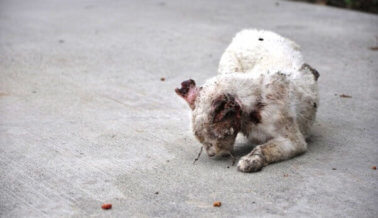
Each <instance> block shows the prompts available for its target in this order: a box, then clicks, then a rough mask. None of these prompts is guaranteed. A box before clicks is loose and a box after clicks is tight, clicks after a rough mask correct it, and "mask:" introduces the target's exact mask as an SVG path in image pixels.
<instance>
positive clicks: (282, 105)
mask: <svg viewBox="0 0 378 218" xmlns="http://www.w3.org/2000/svg"><path fill="white" fill-rule="evenodd" d="M260 39H263V40H260ZM251 40H252V41H253V40H254V42H250V41H251ZM256 43H272V45H269V46H265V47H264V46H263V45H260V46H257V47H256V45H255V44H256ZM280 43H281V44H280ZM233 44H234V45H233ZM249 46H251V47H249ZM274 46H278V53H277V54H276V53H274V52H273V51H271V50H270V49H271V47H274ZM280 46H281V47H280ZM230 52H232V53H233V54H237V55H236V56H235V58H234V59H233V60H231V59H229V60H227V61H225V60H226V59H227V56H228V55H229V54H227V53H230ZM271 52H273V53H274V54H275V55H273V56H271ZM280 52H282V54H280ZM259 55H260V56H261V57H260V56H259ZM268 59H271V60H268ZM280 61H281V62H282V63H281V62H280ZM226 62H227V63H226ZM271 65H275V66H271ZM230 66H231V67H230ZM236 68H237V69H236ZM278 68H280V70H278ZM318 78H319V73H318V72H317V71H316V70H315V69H313V68H312V67H311V66H309V65H308V64H305V63H303V59H302V56H301V54H300V52H299V46H298V45H296V44H295V43H294V42H292V41H291V40H288V39H285V38H283V37H281V36H279V35H277V34H275V33H272V32H269V31H258V30H244V31H242V32H240V33H238V34H237V35H236V37H235V38H234V39H233V41H232V43H231V45H230V46H229V47H228V48H227V49H226V52H225V54H224V55H223V56H222V59H221V61H220V67H219V75H218V76H215V77H213V78H210V79H209V80H207V81H206V82H205V84H204V85H203V86H202V87H200V88H198V87H196V86H195V83H194V80H188V81H189V82H183V84H182V87H181V89H176V93H177V94H179V95H180V96H181V97H183V98H184V99H185V100H186V101H187V102H188V104H189V106H190V108H191V109H192V129H193V132H194V135H195V136H196V138H197V139H198V140H199V141H200V142H201V143H202V144H203V147H204V148H205V151H206V153H207V154H208V155H209V156H215V155H223V154H230V153H232V150H233V147H234V142H235V139H236V136H237V134H239V133H240V134H243V135H244V136H246V137H247V138H248V140H249V141H250V142H252V143H256V144H258V145H257V146H256V147H255V148H254V149H253V150H252V151H251V152H250V153H249V154H247V155H245V156H244V157H242V158H241V159H240V160H239V162H238V165H237V169H238V170H239V171H242V172H255V171H259V170H261V169H262V168H263V167H264V166H266V165H268V164H270V163H274V162H278V161H282V160H286V159H289V158H292V157H294V156H297V155H299V154H301V153H304V152H305V151H306V149H307V144H306V141H305V138H306V137H308V136H309V134H310V128H311V126H312V124H313V122H314V120H315V117H316V111H317V107H318V105H319V99H318V90H317V80H318ZM191 81H193V82H191ZM188 84H189V85H188ZM187 93H191V94H190V95H187ZM188 96H189V97H188Z"/></svg>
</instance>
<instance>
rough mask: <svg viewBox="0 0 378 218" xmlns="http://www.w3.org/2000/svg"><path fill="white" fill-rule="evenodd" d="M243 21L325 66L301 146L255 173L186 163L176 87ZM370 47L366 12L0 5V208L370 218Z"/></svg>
mask: <svg viewBox="0 0 378 218" xmlns="http://www.w3.org/2000/svg"><path fill="white" fill-rule="evenodd" d="M277 2H278V3H277ZM253 27H256V28H264V29H269V30H273V31H276V32H277V33H279V34H281V35H284V36H286V37H289V38H291V39H293V40H294V41H296V42H297V43H298V44H300V45H301V46H302V50H303V54H304V56H305V59H306V62H308V63H309V64H311V65H312V66H314V67H315V68H317V69H318V71H319V72H320V74H321V76H320V80H319V86H320V96H321V104H320V108H319V112H318V119H317V123H316V124H315V126H314V128H313V136H312V137H311V138H310V140H309V151H308V152H307V153H306V154H304V155H302V156H300V157H297V158H294V159H292V160H289V161H285V162H282V163H278V164H273V165H270V166H268V167H266V168H264V169H263V170H262V171H261V172H258V173H253V174H243V173H240V172H238V171H236V167H235V166H231V167H229V168H228V166H230V163H231V161H230V160H228V159H219V160H213V159H209V158H208V157H207V156H206V155H203V156H202V157H201V158H200V160H199V161H198V162H197V163H196V164H195V165H193V164H192V162H193V159H194V158H195V157H196V155H197V153H198V151H199V148H200V144H199V143H198V142H197V141H196V140H195V138H194V137H193V135H192V133H191V130H190V128H189V121H190V116H189V109H188V107H187V105H186V104H185V103H184V102H183V101H182V100H181V99H180V98H179V97H178V96H176V94H175V93H174V91H173V90H174V88H175V87H177V86H179V83H180V82H181V81H182V80H185V79H188V78H193V79H195V80H196V81H197V83H198V84H202V83H203V82H204V81H205V80H206V79H207V78H209V77H212V76H214V75H215V74H216V70H217V65H218V61H219V58H220V56H221V54H222V52H223V51H224V49H225V48H226V46H227V45H228V43H229V42H230V40H231V38H232V37H233V35H234V34H235V33H236V32H237V31H239V30H241V29H243V28H253ZM376 46H378V17H377V16H376V15H373V14H365V13H361V12H354V11H349V10H343V9H337V8H330V7H324V6H318V5H311V4H305V3H297V2H288V1H270V0H260V1H257V0H256V1H249V0H240V1H226V0H224V1H219V0H209V1H206V2H203V1H197V0H196V1H186V0H180V1H179V0H172V1H166V0H161V1H151V0H140V1H129V2H126V1H121V0H119V1H105V0H102V1H76V0H71V1H68V0H65V1H50V0H46V1H41V0H35V1H26V0H25V1H19V0H17V1H16V0H2V1H1V2H0V216H1V217H58V216H59V217H68V216H72V217H88V216H94V217H108V216H114V217H129V216H135V217H150V216H154V217H214V216H216V217H233V216H243V217H250V216H268V217H275V216H288V217H377V216H378V208H377V205H378V190H377V180H378V173H377V171H375V170H373V169H372V166H374V165H378V149H377V141H378V140H377V139H378V136H377V128H378V122H377V117H378V112H377V108H378V92H377V85H378V84H377V82H378V80H377V77H378V62H377V60H378V52H377V51H374V50H371V49H370V47H376ZM161 77H164V78H165V81H161V80H160V78H161ZM341 94H346V95H350V96H352V97H351V98H340V96H339V95H341ZM251 148H252V147H251V145H247V144H245V143H243V141H242V140H241V141H239V142H238V144H237V148H236V150H237V152H238V153H239V154H240V155H241V154H244V153H246V152H248V151H249V150H250V149H251ZM240 155H239V157H240ZM333 168H334V169H333ZM214 201H221V202H222V206H221V207H220V208H214V207H213V206H212V203H213V202H214ZM104 202H108V203H112V204H113V208H112V209H111V210H109V211H104V210H102V209H101V204H102V203H104Z"/></svg>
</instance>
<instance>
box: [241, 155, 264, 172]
mask: <svg viewBox="0 0 378 218" xmlns="http://www.w3.org/2000/svg"><path fill="white" fill-rule="evenodd" d="M264 166H265V162H264V159H263V158H262V157H261V156H260V155H252V156H244V157H242V158H241V159H240V160H239V162H238V166H237V168H238V170H239V171H240V172H244V173H251V172H257V171H260V170H261V169H262V168H263V167H264Z"/></svg>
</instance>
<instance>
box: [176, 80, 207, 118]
mask: <svg viewBox="0 0 378 218" xmlns="http://www.w3.org/2000/svg"><path fill="white" fill-rule="evenodd" d="M200 90H201V88H197V87H196V83H195V82H194V80H192V79H189V80H185V81H183V82H182V83H181V88H180V89H179V88H176V89H175V92H176V93H177V94H178V95H179V96H181V97H182V98H183V99H185V101H186V102H188V104H189V107H190V108H191V109H192V110H194V107H195V106H194V102H195V101H196V99H197V97H198V95H199V91H200Z"/></svg>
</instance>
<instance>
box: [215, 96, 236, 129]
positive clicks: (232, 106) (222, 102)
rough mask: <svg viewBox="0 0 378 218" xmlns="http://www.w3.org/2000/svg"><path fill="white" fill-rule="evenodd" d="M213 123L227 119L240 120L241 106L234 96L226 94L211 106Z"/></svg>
mask: <svg viewBox="0 0 378 218" xmlns="http://www.w3.org/2000/svg"><path fill="white" fill-rule="evenodd" d="M211 115H212V117H213V119H212V122H213V123H218V122H221V121H224V120H227V119H237V120H240V117H241V106H240V104H239V102H238V101H237V100H236V99H235V97H234V96H232V95H230V94H224V95H221V96H219V97H217V98H216V99H215V100H214V101H213V103H212V105H211Z"/></svg>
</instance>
